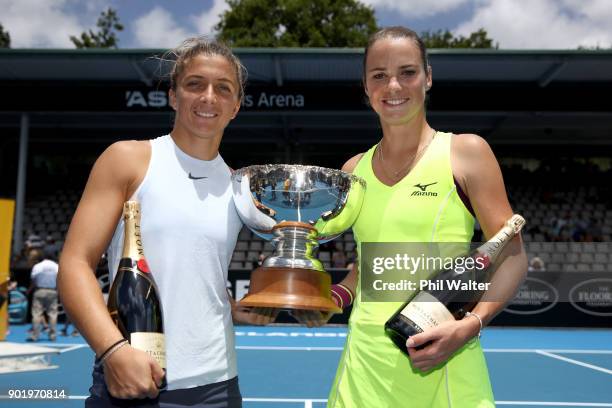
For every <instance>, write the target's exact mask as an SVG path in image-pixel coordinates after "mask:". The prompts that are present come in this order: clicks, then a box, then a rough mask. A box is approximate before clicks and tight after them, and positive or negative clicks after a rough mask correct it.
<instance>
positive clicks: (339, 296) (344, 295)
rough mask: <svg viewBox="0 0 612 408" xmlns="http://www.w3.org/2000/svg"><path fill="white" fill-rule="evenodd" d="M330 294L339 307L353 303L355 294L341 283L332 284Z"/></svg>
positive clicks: (342, 307)
mask: <svg viewBox="0 0 612 408" xmlns="http://www.w3.org/2000/svg"><path fill="white" fill-rule="evenodd" d="M331 295H332V298H333V299H334V301H335V302H336V304H337V305H338V306H339V307H340V308H341V309H344V308H346V307H349V306H350V305H351V304H352V303H353V300H354V299H355V295H354V294H353V291H352V290H350V289H349V288H348V287H346V286H345V285H343V284H341V283H338V284H336V285H332V287H331Z"/></svg>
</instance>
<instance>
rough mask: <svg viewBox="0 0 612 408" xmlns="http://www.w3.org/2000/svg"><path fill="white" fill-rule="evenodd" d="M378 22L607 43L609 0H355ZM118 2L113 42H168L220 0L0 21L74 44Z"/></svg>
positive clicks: (18, 14)
mask: <svg viewBox="0 0 612 408" xmlns="http://www.w3.org/2000/svg"><path fill="white" fill-rule="evenodd" d="M362 2H363V3H366V4H368V5H371V6H372V7H373V8H374V10H375V15H376V18H377V21H378V24H379V25H380V26H389V25H404V26H407V27H410V28H412V29H414V30H415V31H417V32H422V31H424V30H438V29H448V30H451V31H452V32H453V33H455V34H461V35H468V34H469V33H471V32H473V31H476V30H478V29H479V28H484V29H485V30H486V31H487V32H488V33H489V37H490V38H493V40H494V41H495V42H497V43H498V44H499V48H501V49H575V48H577V47H579V46H584V47H601V48H611V47H612V23H611V21H612V0H430V1H427V0H362ZM108 7H112V8H114V9H116V10H117V12H118V14H119V17H120V19H121V22H122V23H123V24H124V26H125V29H124V31H122V32H120V33H119V47H120V48H171V47H174V46H176V45H177V44H178V43H180V42H181V41H182V40H183V39H185V38H187V37H189V36H193V35H200V34H209V35H210V34H214V28H213V27H214V26H215V24H216V23H217V22H218V21H219V15H220V14H222V13H223V11H225V10H226V9H227V4H226V2H225V0H0V10H1V12H0V24H2V25H3V27H4V29H5V30H7V31H8V32H9V33H10V35H11V47H12V48H74V45H73V44H72V42H70V40H69V37H70V35H77V36H78V35H79V34H80V33H81V32H83V31H85V30H87V29H94V30H95V24H96V20H97V18H98V17H99V15H100V12H101V11H102V10H105V9H107V8H108Z"/></svg>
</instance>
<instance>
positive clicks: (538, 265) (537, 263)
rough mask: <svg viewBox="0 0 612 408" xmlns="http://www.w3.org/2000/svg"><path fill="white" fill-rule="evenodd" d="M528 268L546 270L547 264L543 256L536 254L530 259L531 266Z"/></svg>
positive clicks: (534, 270)
mask: <svg viewBox="0 0 612 408" xmlns="http://www.w3.org/2000/svg"><path fill="white" fill-rule="evenodd" d="M527 270H528V271H529V272H545V271H546V265H544V261H543V260H542V258H540V257H537V256H535V257H533V258H531V261H529V268H527Z"/></svg>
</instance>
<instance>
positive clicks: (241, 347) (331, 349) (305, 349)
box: [236, 346, 343, 351]
mask: <svg viewBox="0 0 612 408" xmlns="http://www.w3.org/2000/svg"><path fill="white" fill-rule="evenodd" d="M236 348H237V349H238V350H287V351H342V350H343V347H275V346H236Z"/></svg>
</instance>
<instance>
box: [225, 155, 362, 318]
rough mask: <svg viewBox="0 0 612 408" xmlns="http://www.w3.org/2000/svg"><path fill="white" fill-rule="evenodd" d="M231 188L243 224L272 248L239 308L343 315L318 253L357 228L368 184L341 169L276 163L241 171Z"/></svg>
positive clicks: (258, 269)
mask: <svg viewBox="0 0 612 408" xmlns="http://www.w3.org/2000/svg"><path fill="white" fill-rule="evenodd" d="M232 188H233V194H234V203H235V204H236V209H237V210H238V214H239V215H240V218H241V219H242V221H243V222H244V223H245V224H246V225H247V227H248V228H249V229H250V230H251V231H253V232H254V233H255V234H257V235H259V236H260V237H262V238H264V239H266V240H268V241H271V242H272V244H273V246H274V253H273V254H272V255H271V256H269V257H267V258H266V259H265V260H264V262H263V265H262V266H260V267H259V268H257V269H255V271H253V273H252V274H251V283H250V287H249V293H248V295H247V296H245V298H244V299H242V300H241V301H240V305H241V306H246V307H271V308H282V309H303V310H320V311H331V312H334V313H339V312H341V310H340V308H338V307H337V306H336V304H335V303H334V302H333V301H332V300H331V295H330V287H331V276H330V275H329V274H328V273H327V272H325V269H324V268H323V264H322V263H321V261H319V260H318V259H317V258H316V251H317V247H318V246H319V244H321V243H324V242H327V241H330V240H332V239H334V238H336V237H337V236H338V235H340V234H342V233H343V232H344V231H346V230H347V229H348V228H350V227H351V226H352V225H353V223H354V222H355V220H356V219H357V216H358V215H359V211H360V210H361V205H362V203H363V197H364V193H365V188H366V183H365V181H364V180H363V179H362V178H360V177H357V176H354V175H351V174H348V173H345V172H343V171H340V170H333V169H328V168H323V167H315V166H302V165H289V164H273V165H260V166H249V167H244V168H242V169H240V170H237V171H236V172H235V173H234V174H233V175H232Z"/></svg>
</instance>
